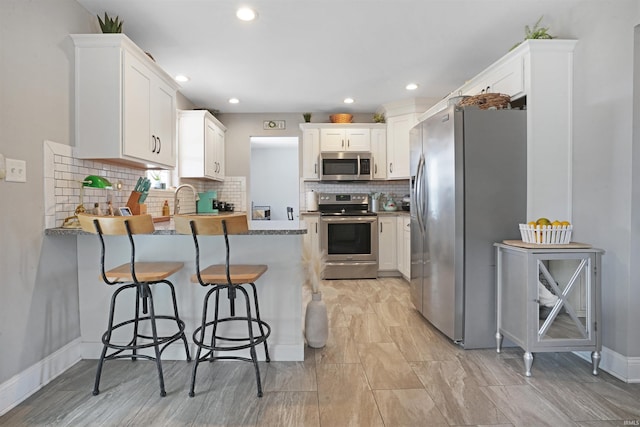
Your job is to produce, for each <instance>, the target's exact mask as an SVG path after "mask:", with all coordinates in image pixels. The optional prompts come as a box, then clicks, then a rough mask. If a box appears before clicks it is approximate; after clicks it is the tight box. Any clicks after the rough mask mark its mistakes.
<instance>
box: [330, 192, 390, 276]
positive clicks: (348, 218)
mask: <svg viewBox="0 0 640 427" xmlns="http://www.w3.org/2000/svg"><path fill="white" fill-rule="evenodd" d="M318 210H319V211H320V246H321V248H322V250H323V251H324V252H325V253H326V254H327V263H326V268H325V271H324V278H325V279H375V278H376V277H377V276H378V232H377V231H378V217H377V215H376V214H375V213H373V212H370V211H369V195H368V194H366V193H364V194H362V193H355V194H349V193H339V194H332V193H321V194H320V195H319V197H318Z"/></svg>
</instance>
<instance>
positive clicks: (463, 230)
mask: <svg viewBox="0 0 640 427" xmlns="http://www.w3.org/2000/svg"><path fill="white" fill-rule="evenodd" d="M526 132H527V130H526V112H525V111H521V110H480V109H478V108H477V107H465V108H459V107H455V106H450V107H449V108H447V109H445V110H443V111H441V112H439V113H437V114H435V115H432V116H431V117H429V118H427V119H425V120H424V121H422V122H420V123H418V124H417V125H416V126H415V127H414V128H413V129H412V130H411V182H410V184H411V299H412V301H413V304H414V305H415V307H416V308H417V310H418V311H419V312H420V313H422V315H423V316H424V317H425V318H426V319H427V320H428V321H429V322H431V323H432V324H433V325H434V326H435V327H436V328H438V329H439V330H440V331H441V332H442V333H444V334H445V335H446V336H448V337H449V338H451V339H452V340H453V341H455V342H457V343H459V344H461V345H462V346H463V347H464V348H487V347H495V345H496V344H495V342H496V341H495V334H496V294H495V249H494V247H493V243H494V242H500V241H502V240H504V239H519V231H518V224H519V223H521V222H524V221H526V202H527V191H526V189H527V157H526V150H527V147H526ZM552 154H553V153H550V155H552Z"/></svg>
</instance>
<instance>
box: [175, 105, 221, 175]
mask: <svg viewBox="0 0 640 427" xmlns="http://www.w3.org/2000/svg"><path fill="white" fill-rule="evenodd" d="M226 130H227V128H226V127H225V126H224V125H223V124H222V123H220V122H219V121H218V119H216V118H215V117H214V116H213V115H211V113H209V112H208V111H206V110H189V111H180V112H179V113H178V153H179V154H178V159H179V162H178V174H179V175H180V177H181V178H207V179H212V180H216V181H223V180H224V177H225V174H224V153H225V151H224V135H225V132H226Z"/></svg>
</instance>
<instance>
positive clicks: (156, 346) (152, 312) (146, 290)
mask: <svg viewBox="0 0 640 427" xmlns="http://www.w3.org/2000/svg"><path fill="white" fill-rule="evenodd" d="M142 292H143V297H144V298H145V300H146V301H147V302H148V309H149V317H150V321H151V335H152V337H153V342H154V346H153V349H154V350H155V354H156V366H157V368H158V380H159V382H160V396H162V397H164V396H166V395H167V392H166V391H165V389H164V377H163V375H162V361H161V359H160V345H159V344H158V330H157V328H156V314H155V309H154V305H153V295H152V294H151V289H150V288H149V284H147V283H142Z"/></svg>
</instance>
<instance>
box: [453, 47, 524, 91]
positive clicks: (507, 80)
mask: <svg viewBox="0 0 640 427" xmlns="http://www.w3.org/2000/svg"><path fill="white" fill-rule="evenodd" d="M459 93H460V94H461V95H469V96H473V95H479V94H481V93H503V94H505V95H509V96H511V98H512V99H516V98H519V97H520V96H522V95H523V94H524V58H523V57H522V56H517V57H514V58H511V57H510V58H508V59H506V60H505V61H504V62H500V63H497V64H495V66H494V67H492V68H489V69H487V70H485V71H483V72H482V73H481V74H479V75H477V76H476V77H475V78H474V79H473V80H472V81H470V82H469V83H467V84H466V85H464V86H462V88H460V90H459Z"/></svg>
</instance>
